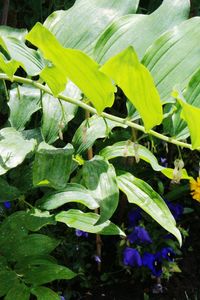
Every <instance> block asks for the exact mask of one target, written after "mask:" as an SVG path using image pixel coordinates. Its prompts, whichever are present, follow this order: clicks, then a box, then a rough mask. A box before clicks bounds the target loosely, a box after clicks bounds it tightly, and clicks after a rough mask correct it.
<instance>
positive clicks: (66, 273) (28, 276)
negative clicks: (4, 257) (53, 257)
mask: <svg viewBox="0 0 200 300" xmlns="http://www.w3.org/2000/svg"><path fill="white" fill-rule="evenodd" d="M19 271H20V272H21V273H23V274H24V279H25V282H26V283H28V284H33V285H41V284H46V283H48V282H51V281H54V280H61V279H66V280H69V279H72V278H74V277H75V276H76V275H77V274H76V273H74V272H73V271H71V270H70V269H68V268H66V267H63V266H60V265H57V264H54V263H50V262H47V261H46V262H45V261H44V262H43V263H42V264H40V263H39V262H36V264H35V265H34V264H31V265H27V266H26V265H25V266H22V268H21V269H19V270H18V272H19Z"/></svg>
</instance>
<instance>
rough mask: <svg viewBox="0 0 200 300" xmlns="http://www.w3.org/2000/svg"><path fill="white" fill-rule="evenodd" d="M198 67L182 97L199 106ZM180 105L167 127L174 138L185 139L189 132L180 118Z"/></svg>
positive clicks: (199, 75)
mask: <svg viewBox="0 0 200 300" xmlns="http://www.w3.org/2000/svg"><path fill="white" fill-rule="evenodd" d="M199 78H200V69H199V70H198V71H197V72H196V73H195V74H194V75H193V76H192V78H191V80H190V81H189V83H188V85H187V87H186V89H185V90H184V92H183V97H184V99H185V100H186V102H187V103H188V104H191V105H193V106H195V107H199V108H200V80H199ZM180 115H181V105H179V106H178V108H177V111H176V112H175V113H174V114H173V116H172V124H171V122H170V126H168V127H167V130H168V132H169V133H170V135H171V136H174V137H175V138H176V139H178V140H180V139H186V138H187V137H188V136H189V135H190V133H189V129H188V127H187V123H186V122H185V121H184V120H183V119H181V116H180Z"/></svg>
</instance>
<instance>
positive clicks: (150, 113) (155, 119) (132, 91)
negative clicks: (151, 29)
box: [101, 46, 163, 131]
mask: <svg viewBox="0 0 200 300" xmlns="http://www.w3.org/2000/svg"><path fill="white" fill-rule="evenodd" d="M101 71H102V72H104V73H105V74H107V75H108V76H110V77H111V78H113V79H114V81H115V83H116V84H117V85H118V86H119V87H120V88H121V89H122V90H123V92H124V94H125V95H126V97H127V98H128V99H129V100H130V101H131V103H132V104H133V105H134V106H135V107H136V109H137V110H138V112H139V114H140V116H141V118H142V120H143V122H144V125H145V129H146V130H147V131H148V130H150V129H151V128H152V127H154V126H155V125H159V124H160V123H161V122H162V119H163V115H162V104H161V100H160V96H159V94H158V91H157V89H156V87H155V85H154V82H153V78H152V76H151V74H150V73H149V71H148V70H147V69H146V68H145V66H143V65H142V64H141V63H140V62H139V60H138V57H137V54H136V52H135V50H134V49H133V47H131V46H130V47H128V48H127V49H126V50H124V51H122V52H120V53H119V54H117V55H116V56H114V57H112V58H111V59H110V60H108V61H107V62H106V63H105V64H104V65H103V67H102V68H101Z"/></svg>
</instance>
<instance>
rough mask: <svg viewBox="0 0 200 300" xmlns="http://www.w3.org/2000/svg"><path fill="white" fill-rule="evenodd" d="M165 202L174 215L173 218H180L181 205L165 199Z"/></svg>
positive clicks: (181, 212)
mask: <svg viewBox="0 0 200 300" xmlns="http://www.w3.org/2000/svg"><path fill="white" fill-rule="evenodd" d="M165 202H166V203H167V206H168V207H169V209H170V211H171V213H172V215H173V216H174V219H175V220H178V219H180V218H181V216H182V214H183V206H182V205H181V204H179V203H173V202H169V201H165Z"/></svg>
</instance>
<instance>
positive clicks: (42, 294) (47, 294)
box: [31, 286, 60, 300]
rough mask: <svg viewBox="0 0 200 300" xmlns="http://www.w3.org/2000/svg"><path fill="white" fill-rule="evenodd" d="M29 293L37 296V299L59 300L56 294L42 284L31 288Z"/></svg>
mask: <svg viewBox="0 0 200 300" xmlns="http://www.w3.org/2000/svg"><path fill="white" fill-rule="evenodd" d="M31 293H32V294H33V295H35V296H36V297H37V300H60V297H59V296H58V294H56V293H55V292H53V291H52V290H50V289H49V288H47V287H44V286H38V287H35V288H32V289H31Z"/></svg>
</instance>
